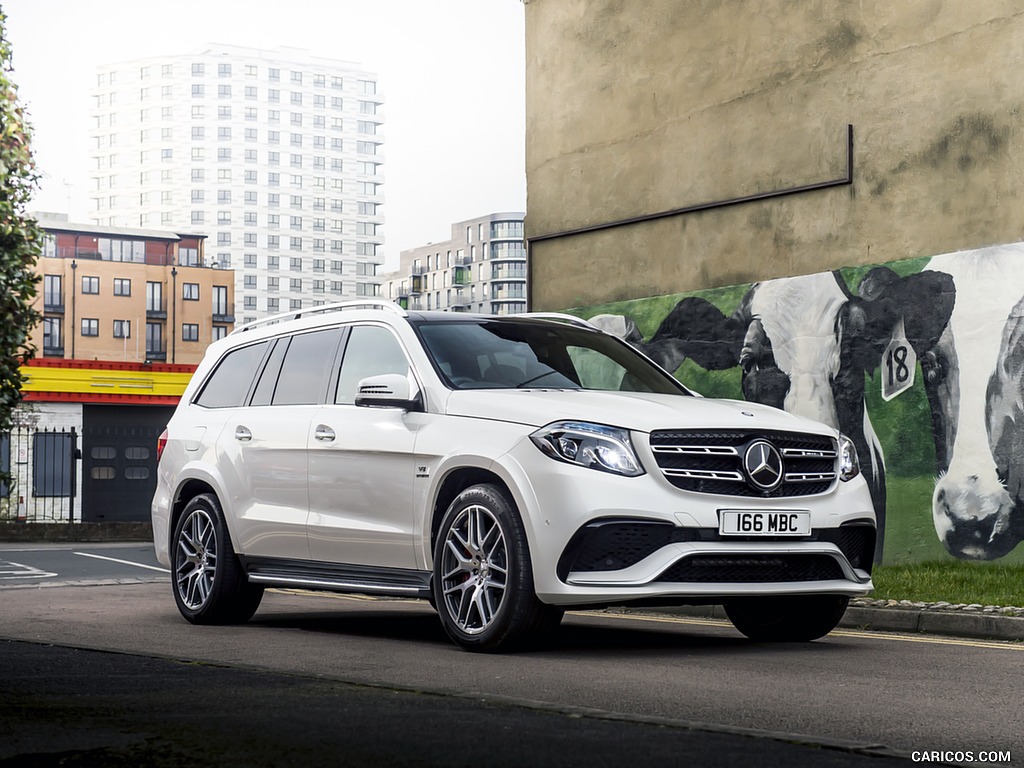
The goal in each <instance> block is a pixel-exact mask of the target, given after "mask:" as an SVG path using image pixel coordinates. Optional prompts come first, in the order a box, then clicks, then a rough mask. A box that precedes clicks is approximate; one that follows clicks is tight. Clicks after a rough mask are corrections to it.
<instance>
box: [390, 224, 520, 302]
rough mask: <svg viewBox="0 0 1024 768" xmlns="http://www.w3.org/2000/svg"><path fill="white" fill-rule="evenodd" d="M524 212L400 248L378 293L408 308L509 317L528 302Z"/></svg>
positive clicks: (459, 227)
mask: <svg viewBox="0 0 1024 768" xmlns="http://www.w3.org/2000/svg"><path fill="white" fill-rule="evenodd" d="M525 215H526V214H524V213H523V212H522V211H508V212H501V213H491V214H488V215H486V216H479V217H477V218H475V219H467V220H466V221H459V222H456V223H454V224H452V237H451V239H450V240H446V241H444V242H443V243H428V244H427V245H421V246H419V247H418V248H411V249H409V250H407V251H402V252H401V254H400V255H399V267H398V269H397V270H395V271H393V272H389V273H387V274H382V275H381V277H380V282H381V286H382V287H381V295H382V296H383V297H384V298H388V299H391V300H392V301H394V302H396V303H397V304H399V305H401V306H402V307H405V308H406V309H413V310H421V309H439V310H442V311H446V312H477V313H481V314H495V315H512V314H516V313H519V312H525V311H526V306H527V298H528V297H527V289H526V286H527V273H526V242H525V241H524V240H523V220H524V217H525Z"/></svg>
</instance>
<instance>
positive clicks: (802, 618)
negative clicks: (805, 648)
mask: <svg viewBox="0 0 1024 768" xmlns="http://www.w3.org/2000/svg"><path fill="white" fill-rule="evenodd" d="M849 602H850V598H848V597H843V596H840V595H807V596H802V597H758V598H746V599H743V600H736V601H734V602H731V603H726V604H725V606H724V608H725V614H726V616H728V617H729V621H731V622H732V623H733V626H734V627H736V629H738V630H739V631H740V632H742V633H743V634H744V635H746V636H747V637H749V638H750V639H751V640H754V641H757V642H769V643H780V642H781V643H785V642H789V643H805V642H809V641H811V640H817V639H818V638H819V637H824V636H825V635H827V634H828V633H829V632H831V631H832V630H833V629H835V628H836V626H837V625H838V624H839V622H840V620H841V619H842V618H843V614H844V613H846V606H847V604H848V603H849Z"/></svg>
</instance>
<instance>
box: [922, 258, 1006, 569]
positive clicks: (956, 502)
mask: <svg viewBox="0 0 1024 768" xmlns="http://www.w3.org/2000/svg"><path fill="white" fill-rule="evenodd" d="M928 268H929V269H930V270H934V271H936V272H940V273H943V274H946V275H949V277H950V278H951V279H952V280H953V282H954V284H955V286H956V306H955V308H954V309H953V313H952V316H951V317H950V320H949V323H948V326H947V327H946V329H945V331H944V332H943V334H942V336H941V337H940V339H939V340H938V343H937V344H936V345H935V347H934V348H933V349H932V350H931V351H930V353H929V359H930V360H931V361H933V366H934V369H935V372H936V375H935V376H933V377H932V380H931V381H926V388H927V391H928V396H929V399H930V401H931V405H932V414H933V420H934V427H935V429H934V431H935V442H936V461H937V463H938V465H939V466H938V469H939V478H938V481H937V482H936V484H935V493H934V496H933V498H932V515H933V518H934V523H935V532H936V533H937V534H938V536H939V539H940V540H941V541H942V543H943V544H944V545H945V547H946V549H947V550H948V551H949V552H950V553H951V554H953V555H955V556H957V557H960V558H969V559H975V560H992V559H995V558H998V557H1002V556H1003V555H1005V554H1007V553H1008V552H1010V550H1012V549H1013V548H1014V547H1016V546H1017V544H1019V543H1020V542H1021V541H1022V540H1024V299H1022V298H1021V296H1022V295H1024V244H1016V245H1009V246H999V247H995V248H985V249H980V250H977V251H965V252H960V253H951V254H944V255H942V256H936V257H934V258H932V259H931V260H930V261H929V263H928Z"/></svg>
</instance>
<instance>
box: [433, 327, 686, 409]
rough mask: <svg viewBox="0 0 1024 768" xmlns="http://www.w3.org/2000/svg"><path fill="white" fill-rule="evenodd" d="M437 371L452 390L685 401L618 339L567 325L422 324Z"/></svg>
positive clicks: (667, 380)
mask: <svg viewBox="0 0 1024 768" xmlns="http://www.w3.org/2000/svg"><path fill="white" fill-rule="evenodd" d="M418 330H419V332H420V334H421V335H422V338H423V341H424V346H425V347H426V349H427V351H428V353H429V354H430V356H431V357H432V358H433V361H434V365H435V367H436V368H437V370H438V371H439V372H440V373H441V374H442V376H443V377H444V378H445V379H446V380H447V382H448V383H449V384H450V386H452V387H453V388H455V389H508V388H524V387H538V388H548V389H594V390H605V391H616V392H657V393H663V394H674V395H678V394H686V390H685V389H684V388H683V387H682V386H680V385H679V384H678V383H677V382H676V381H675V380H674V379H672V378H670V377H667V376H666V375H665V374H664V372H663V371H661V370H660V369H658V368H657V367H655V366H654V365H652V364H651V363H650V362H649V361H648V360H647V359H646V358H644V357H643V356H642V355H640V354H638V353H637V352H636V351H635V350H634V349H632V348H631V347H629V346H628V345H626V344H625V343H623V342H620V341H619V340H618V339H615V338H613V337H611V336H609V335H607V334H602V333H598V332H596V331H591V330H588V329H585V328H577V327H574V326H569V325H554V324H550V323H537V322H513V321H504V320H493V321H492V320H487V321H482V322H481V321H466V322H447V321H446V322H433V323H421V324H420V325H419V326H418Z"/></svg>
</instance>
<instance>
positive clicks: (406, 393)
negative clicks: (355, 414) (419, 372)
mask: <svg viewBox="0 0 1024 768" xmlns="http://www.w3.org/2000/svg"><path fill="white" fill-rule="evenodd" d="M356 405H357V406H359V407H361V408H402V409H404V410H406V411H419V410H422V404H421V399H420V393H419V391H416V392H415V393H414V392H413V391H412V387H411V386H410V384H409V377H408V376H402V375H401V374H398V373H382V374H380V375H379V376H368V377H366V378H365V379H361V380H360V381H359V387H358V391H357V394H356Z"/></svg>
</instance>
